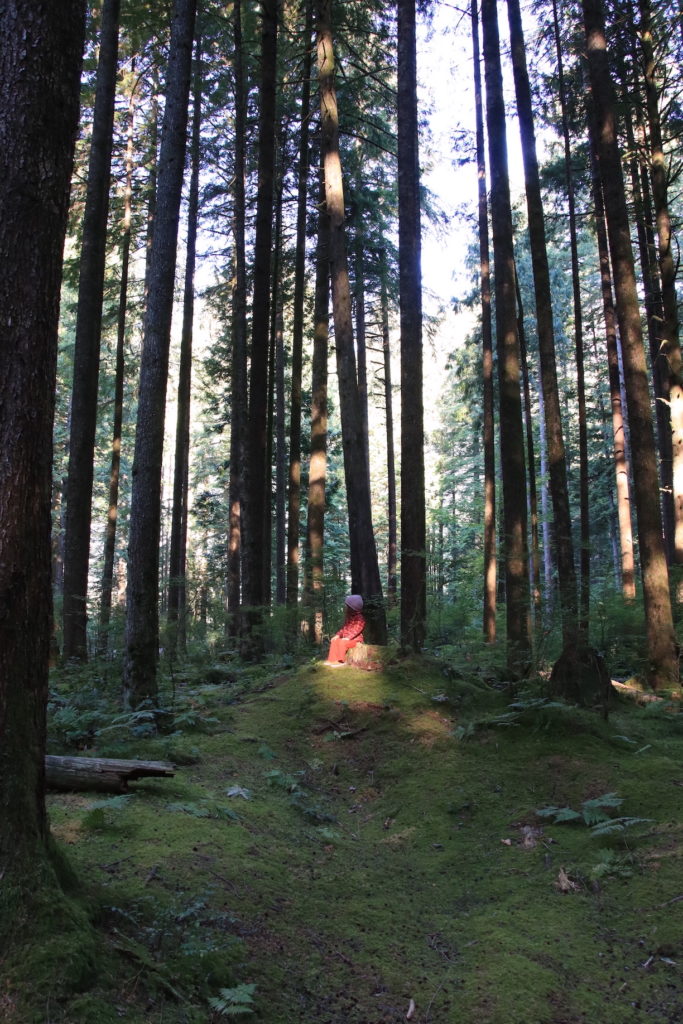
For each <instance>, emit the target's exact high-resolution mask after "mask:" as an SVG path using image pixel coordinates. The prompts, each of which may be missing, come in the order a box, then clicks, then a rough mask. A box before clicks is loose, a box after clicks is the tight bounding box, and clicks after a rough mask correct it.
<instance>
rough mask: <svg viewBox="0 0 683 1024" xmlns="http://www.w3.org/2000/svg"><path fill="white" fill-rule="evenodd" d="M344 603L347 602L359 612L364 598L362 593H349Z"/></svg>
mask: <svg viewBox="0 0 683 1024" xmlns="http://www.w3.org/2000/svg"><path fill="white" fill-rule="evenodd" d="M344 604H347V605H348V606H349V608H353V610H354V612H359V611H361V609H362V607H363V598H362V597H361V596H360V594H349V596H348V597H347V598H346V600H345V601H344Z"/></svg>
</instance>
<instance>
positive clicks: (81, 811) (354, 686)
mask: <svg viewBox="0 0 683 1024" xmlns="http://www.w3.org/2000/svg"><path fill="white" fill-rule="evenodd" d="M219 675H220V674H219ZM211 678H212V677H211V676H210V674H207V675H206V677H205V679H204V680H203V679H201V678H194V680H192V681H191V682H186V684H185V688H186V690H187V693H186V694H185V700H184V704H183V707H184V711H183V714H182V715H179V716H178V722H177V723H176V729H175V731H174V732H171V733H168V734H166V735H161V736H150V737H145V736H144V735H143V736H141V737H140V738H138V739H128V740H126V742H125V743H122V742H121V741H120V737H119V738H118V740H117V743H116V744H114V742H113V740H112V739H111V737H113V736H115V735H116V730H115V729H113V730H112V731H110V732H107V730H101V731H99V732H98V734H97V738H96V740H94V741H93V743H94V746H93V747H92V748H91V749H90V751H89V752H91V753H100V754H102V755H107V756H116V755H117V754H118V755H119V756H126V757H130V756H136V757H140V758H155V759H158V758H168V759H170V760H173V761H174V763H175V764H176V765H177V771H176V774H175V776H174V778H173V779H171V780H163V781H155V780H146V781H140V782H138V783H135V784H134V785H133V786H132V787H131V793H130V794H129V795H127V796H125V797H120V796H118V797H117V796H98V795H93V794H88V793H78V794H53V795H51V796H50V798H49V811H50V818H51V823H52V830H53V834H54V836H55V837H56V839H57V841H58V843H59V844H60V846H61V848H62V850H64V851H65V852H66V855H67V857H68V859H69V861H70V863H71V866H72V868H73V869H74V871H75V873H76V875H77V877H78V878H79V879H80V882H81V886H82V894H81V896H82V904H83V905H84V906H85V907H86V908H87V911H88V913H89V915H90V919H91V921H92V922H93V926H94V930H93V936H94V938H93V939H92V941H93V942H94V949H95V952H94V954H93V956H94V963H95V969H94V970H91V971H90V972H88V974H87V978H83V979H82V980H81V983H80V984H79V985H77V986H74V984H73V983H70V984H64V982H63V978H64V977H67V976H68V975H69V964H68V959H69V956H70V955H71V954H70V950H69V947H68V946H65V947H64V948H63V949H62V950H61V951H60V948H59V944H57V945H56V946H55V947H54V948H55V950H56V953H55V962H54V969H53V973H52V974H51V975H50V974H49V972H48V973H47V974H45V975H44V976H43V977H42V978H40V979H36V978H35V977H31V976H30V974H29V973H28V968H26V969H25V970H22V964H29V963H30V956H29V954H28V950H27V951H26V956H25V957H24V956H22V954H21V951H19V953H17V951H16V950H15V951H14V953H13V955H12V957H11V959H9V960H8V961H6V962H5V978H6V980H5V981H4V988H3V990H2V991H1V992H0V1019H3V1020H6V1021H7V1022H8V1024H30V1022H32V1021H41V1022H43V1021H45V1022H47V1021H50V1022H73V1024H109V1022H115V1021H121V1020H123V1021H128V1022H131V1024H138V1022H139V1024H142V1022H145V1024H149V1022H153V1024H162V1022H163V1024H180V1022H188V1024H189V1022H209V1021H218V1020H221V1019H227V1007H228V1006H230V1005H232V1008H233V1010H234V1009H240V1008H242V1009H243V1010H245V1011H246V1010H248V1009H251V1010H253V1014H252V1015H251V1019H254V1020H261V1021H264V1022H266V1024H299V1022H301V1024H383V1022H392V1024H393V1022H399V1021H403V1020H412V1021H413V1022H418V1024H426V1022H431V1024H517V1022H519V1024H521V1022H531V1024H578V1022H583V1021H586V1022H592V1024H630V1022H634V1024H635V1022H641V1021H642V1022H645V1021H648V1022H656V1024H664V1022H671V1024H673V1022H679V1021H681V1020H683V985H682V971H683V871H682V869H683V858H682V854H683V827H682V825H681V816H680V811H681V807H682V806H683V765H682V761H681V755H682V754H683V715H681V714H680V713H678V712H677V710H676V705H675V704H673V703H671V702H667V701H662V702H658V703H652V704H649V705H647V706H639V705H637V704H635V703H633V702H631V701H628V700H624V699H623V698H622V699H620V700H619V702H618V703H617V704H616V706H615V708H614V709H613V710H612V713H611V715H610V719H609V722H607V723H605V722H603V721H602V720H601V718H600V717H598V716H596V715H594V714H592V713H590V712H580V711H578V710H577V709H574V708H567V707H563V706H560V705H557V704H556V703H554V702H549V701H544V700H542V699H539V697H538V694H526V695H525V694H522V695H520V696H519V697H518V699H517V701H516V703H515V705H514V706H513V707H512V708H511V707H510V706H509V703H510V698H509V697H508V696H506V695H505V694H504V693H503V692H501V691H500V690H497V689H495V688H492V687H490V686H487V685H486V684H485V683H483V682H480V681H479V680H478V679H477V678H476V677H475V678H474V679H473V680H468V679H466V678H463V677H459V678H450V679H449V678H448V676H447V675H446V674H444V671H443V669H442V666H441V665H440V664H439V663H438V662H437V661H435V660H432V661H426V660H410V659H409V660H406V661H403V662H399V663H396V664H394V665H388V666H387V667H386V668H384V669H383V670H381V671H374V672H367V671H362V670H360V669H350V668H344V669H340V670H333V669H328V668H326V667H325V666H323V665H322V664H308V665H306V666H304V667H301V668H292V669H289V670H287V671H285V672H284V674H283V673H282V672H281V671H279V672H278V670H277V667H276V666H274V667H273V669H272V672H271V673H270V674H264V673H263V671H261V674H260V675H259V676H258V685H254V686H252V687H250V686H249V685H248V683H245V680H244V678H242V679H241V681H240V682H239V684H236V683H235V681H234V680H233V681H230V680H228V681H225V682H223V681H220V682H215V681H209V682H206V681H205V680H207V679H208V680H211ZM255 678H256V677H255ZM182 688H183V686H182V684H180V686H179V689H180V690H181V691H182ZM193 709H194V710H193ZM181 725H182V728H181ZM140 731H142V732H144V730H140ZM108 736H109V737H110V739H109V740H108ZM52 749H53V752H58V749H57V747H55V746H53V748H52ZM64 752H67V751H64ZM608 793H616V794H618V796H619V798H621V800H622V803H621V804H620V805H619V806H618V807H617V806H613V807H608V808H607V810H606V811H605V812H604V813H606V814H609V815H610V816H611V817H612V818H614V819H619V820H615V821H614V825H613V829H612V826H610V827H609V828H606V827H605V826H604V823H603V824H602V826H600V823H598V824H599V827H598V829H597V830H596V829H595V828H594V827H591V825H590V822H591V821H592V820H593V817H591V814H590V813H589V811H590V809H591V808H595V807H596V806H597V807H598V813H597V815H594V816H597V817H598V818H600V817H601V812H600V807H601V803H602V801H601V800H600V798H601V797H603V796H604V794H608ZM586 801H594V803H593V804H591V803H588V805H587V806H586ZM607 803H608V804H609V803H610V801H609V800H608V801H607ZM549 806H553V807H555V808H558V809H562V808H565V807H569V808H572V809H573V810H575V811H578V812H582V811H583V814H582V816H581V817H579V818H575V819H574V820H571V821H556V820H555V818H556V817H557V814H555V815H552V814H546V815H545V816H539V815H538V814H537V813H536V812H537V811H539V810H542V809H544V808H547V807H549ZM563 814H564V812H563ZM563 814H560V815H559V816H560V817H562V816H563ZM629 819H647V820H644V821H643V820H641V821H631V820H629ZM596 831H598V833H602V834H597V835H596V834H595V833H596ZM247 985H249V986H254V987H253V988H250V989H243V988H240V986H247ZM222 990H229V992H228V994H227V995H224V996H223V1002H224V1006H225V1007H226V1011H224V1015H222V1014H220V1013H219V1011H217V1010H215V1009H212V1005H211V1000H212V999H214V1000H215V999H220V998H221V991H222ZM233 990H234V991H233ZM230 992H232V996H231V995H230ZM245 992H246V993H248V994H249V996H250V997H251V999H252V1000H253V1002H249V998H247V996H246V995H245V994H244V993H245ZM231 998H232V999H233V1000H234V1002H233V1003H232V1004H231V1003H230V999H231ZM3 1014H4V1016H3ZM244 1016H245V1018H246V1017H247V1014H246V1012H245V1013H244Z"/></svg>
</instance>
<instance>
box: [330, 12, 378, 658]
mask: <svg viewBox="0 0 683 1024" xmlns="http://www.w3.org/2000/svg"><path fill="white" fill-rule="evenodd" d="M331 6H332V5H331V0H317V14H318V26H317V44H318V74H319V81H320V119H321V139H322V151H323V156H324V166H325V199H326V210H327V214H328V216H329V218H330V237H329V261H330V280H331V286H332V310H333V316H334V335H335V347H336V354H337V374H338V377H339V404H340V411H341V421H342V443H343V449H344V476H345V479H346V496H347V504H348V512H349V541H350V548H351V585H352V587H353V589H354V592H356V593H359V594H362V596H363V600H364V602H365V610H366V613H367V630H366V634H367V637H368V639H369V640H370V642H372V643H384V642H385V640H386V614H385V610H384V602H383V599H382V583H381V580H380V575H379V565H378V562H377V548H376V545H375V535H374V532H373V528H372V511H371V501H370V486H369V474H368V466H367V462H366V458H365V440H364V437H363V429H362V416H361V409H360V398H359V394H358V382H357V380H356V365H355V363H356V361H355V357H354V349H353V324H352V319H351V290H350V286H349V271H348V260H347V249H346V231H345V228H344V215H345V211H344V188H343V183H342V171H341V160H340V157H339V116H338V112H337V96H336V90H335V85H334V50H333V46H332V21H331Z"/></svg>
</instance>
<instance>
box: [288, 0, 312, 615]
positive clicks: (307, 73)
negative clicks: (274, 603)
mask: <svg viewBox="0 0 683 1024" xmlns="http://www.w3.org/2000/svg"><path fill="white" fill-rule="evenodd" d="M312 35H313V0H307V3H306V24H305V28H304V41H305V46H306V50H305V55H304V62H303V70H302V74H303V84H302V90H301V129H300V132H299V166H298V169H297V213H296V255H295V260H294V300H293V309H292V384H291V398H290V423H289V490H288V505H287V606H288V607H289V608H292V609H296V605H297V600H298V592H299V520H300V516H301V371H302V361H303V336H304V289H305V283H306V214H307V206H308V171H309V165H310V158H309V135H310V132H309V121H310V116H311V68H312V63H313V48H312V44H311V40H312ZM292 620H293V622H295V621H296V616H293V617H292Z"/></svg>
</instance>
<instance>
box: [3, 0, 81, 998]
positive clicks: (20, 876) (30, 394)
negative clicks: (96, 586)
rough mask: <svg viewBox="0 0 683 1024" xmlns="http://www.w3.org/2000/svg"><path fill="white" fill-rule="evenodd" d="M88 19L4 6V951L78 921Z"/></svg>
mask: <svg viewBox="0 0 683 1024" xmlns="http://www.w3.org/2000/svg"><path fill="white" fill-rule="evenodd" d="M84 32H85V3H84V2H82V0H64V2H63V3H60V4H54V3H52V2H49V0H48V2H46V0H40V2H39V0H13V2H12V3H5V4H3V5H1V6H0V80H1V81H2V83H3V98H2V104H1V105H0V252H2V253H3V254H4V258H3V272H2V274H1V275H0V309H2V316H3V333H2V344H1V345H0V609H1V611H0V879H1V880H2V881H1V884H0V948H1V949H2V950H3V955H4V951H7V950H8V949H9V947H10V943H11V942H12V941H15V942H18V943H20V944H21V945H22V946H25V945H27V944H28V943H30V942H31V941H32V940H33V939H35V929H36V928H38V931H39V932H40V933H41V934H43V927H44V924H43V922H40V923H39V922H38V921H37V918H36V913H40V912H41V904H42V914H43V915H44V914H45V913H48V912H49V913H50V915H52V918H53V921H52V923H54V922H55V921H56V922H58V925H61V924H62V923H66V921H60V918H59V914H60V908H59V902H58V900H57V899H56V898H55V890H56V887H57V880H56V877H55V875H54V874H53V873H52V871H51V870H50V868H49V867H48V863H47V849H48V834H49V828H48V821H47V816H46V813H45V774H44V760H45V738H46V723H45V712H46V707H47V696H48V661H49V652H50V634H51V624H52V592H51V585H50V557H51V556H50V506H51V491H52V430H53V420H54V402H55V386H56V367H57V341H58V321H59V294H60V284H61V274H62V256H63V248H64V236H65V233H66V225H67V213H68V201H69V182H70V177H71V171H72V166H73V154H74V143H75V139H76V130H77V122H78V100H79V93H80V71H81V58H82V53H83V40H84ZM10 255H11V258H9V257H10ZM45 890H48V895H49V899H46V898H45ZM34 900H35V903H34ZM67 921H68V918H67ZM41 925H43V927H41ZM58 925H55V927H57V926H58ZM70 948H72V949H73V946H70ZM12 1015H14V1013H12Z"/></svg>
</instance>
